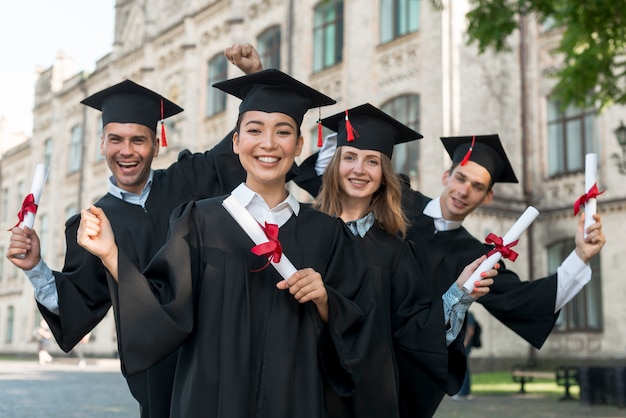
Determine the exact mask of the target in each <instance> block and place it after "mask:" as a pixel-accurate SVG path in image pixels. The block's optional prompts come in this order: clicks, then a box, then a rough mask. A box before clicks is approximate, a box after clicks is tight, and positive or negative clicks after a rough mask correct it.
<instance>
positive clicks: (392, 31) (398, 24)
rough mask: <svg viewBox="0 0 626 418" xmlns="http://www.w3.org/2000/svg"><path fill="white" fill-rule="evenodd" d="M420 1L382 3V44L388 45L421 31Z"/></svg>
mask: <svg viewBox="0 0 626 418" xmlns="http://www.w3.org/2000/svg"><path fill="white" fill-rule="evenodd" d="M419 18H420V0H381V1H380V42H381V43H386V42H389V41H392V40H394V39H396V38H399V37H401V36H404V35H406V34H408V33H411V32H416V31H417V30H418V29H419V20H420V19H419Z"/></svg>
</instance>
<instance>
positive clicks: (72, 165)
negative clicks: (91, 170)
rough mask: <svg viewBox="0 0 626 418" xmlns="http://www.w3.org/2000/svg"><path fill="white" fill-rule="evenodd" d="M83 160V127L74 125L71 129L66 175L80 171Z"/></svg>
mask: <svg viewBox="0 0 626 418" xmlns="http://www.w3.org/2000/svg"><path fill="white" fill-rule="evenodd" d="M82 160H83V127H82V126H80V125H76V126H74V127H73V128H72V138H71V139H70V149H69V156H68V160H67V172H68V174H71V173H75V172H77V171H79V170H80V168H81V166H82Z"/></svg>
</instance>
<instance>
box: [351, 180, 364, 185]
mask: <svg viewBox="0 0 626 418" xmlns="http://www.w3.org/2000/svg"><path fill="white" fill-rule="evenodd" d="M350 181H351V182H352V183H356V184H367V180H360V179H350Z"/></svg>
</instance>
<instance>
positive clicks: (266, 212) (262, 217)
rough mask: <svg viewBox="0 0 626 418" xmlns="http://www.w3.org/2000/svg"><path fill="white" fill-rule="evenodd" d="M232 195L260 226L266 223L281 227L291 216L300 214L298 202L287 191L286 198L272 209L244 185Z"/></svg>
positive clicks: (238, 187)
mask: <svg viewBox="0 0 626 418" xmlns="http://www.w3.org/2000/svg"><path fill="white" fill-rule="evenodd" d="M232 195H234V196H235V197H236V198H237V200H239V202H241V204H242V205H244V206H245V208H246V209H248V212H250V214H251V215H252V216H253V217H254V219H256V221H257V222H259V223H260V224H264V223H265V222H268V223H273V224H277V225H278V226H279V227H281V226H283V225H284V224H285V223H287V221H288V220H289V218H291V215H293V214H295V215H296V216H298V214H299V213H300V202H298V200H297V199H296V198H295V197H294V196H293V195H292V194H291V193H289V191H287V198H286V199H285V200H283V201H282V202H280V203H279V204H278V205H276V207H274V208H270V207H269V206H268V205H267V203H266V202H265V200H263V198H262V197H261V195H259V194H258V193H256V192H254V191H252V190H251V189H250V188H249V187H248V186H246V184H245V183H241V184H240V185H239V186H237V187H236V188H235V190H233V191H232Z"/></svg>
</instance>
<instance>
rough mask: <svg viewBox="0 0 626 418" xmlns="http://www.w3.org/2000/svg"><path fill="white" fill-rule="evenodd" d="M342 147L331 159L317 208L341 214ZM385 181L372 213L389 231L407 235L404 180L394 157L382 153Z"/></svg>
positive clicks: (323, 178)
mask: <svg viewBox="0 0 626 418" xmlns="http://www.w3.org/2000/svg"><path fill="white" fill-rule="evenodd" d="M341 148H342V147H337V150H336V151H335V154H334V155H333V158H332V159H331V160H330V163H329V164H328V167H326V171H325V172H324V175H323V176H322V187H321V188H320V191H319V194H318V195H317V198H316V199H315V201H314V202H313V207H315V208H316V209H318V210H320V211H322V212H324V213H326V214H328V215H331V216H337V217H338V216H340V215H341V212H342V204H341V196H342V193H343V191H342V189H341V178H340V176H339V163H340V162H341ZM381 168H382V174H383V176H382V181H381V185H380V187H379V188H378V190H377V191H376V192H374V194H373V195H372V201H371V202H370V205H369V208H368V212H373V213H374V218H375V219H376V223H377V224H378V225H379V226H380V227H381V228H382V229H383V230H384V231H386V232H387V233H389V234H400V235H401V236H402V237H404V236H405V234H406V229H407V220H406V217H405V216H404V213H403V212H402V205H401V193H402V188H401V186H400V181H399V180H398V177H397V176H396V173H395V171H394V169H393V164H392V162H391V159H390V158H389V157H388V156H387V155H385V154H382V153H381Z"/></svg>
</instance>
